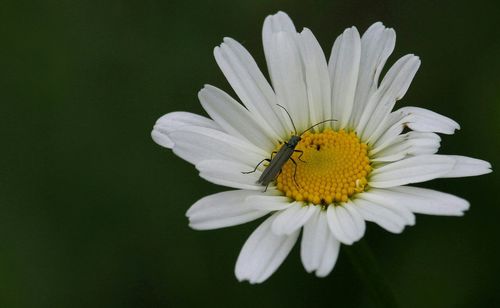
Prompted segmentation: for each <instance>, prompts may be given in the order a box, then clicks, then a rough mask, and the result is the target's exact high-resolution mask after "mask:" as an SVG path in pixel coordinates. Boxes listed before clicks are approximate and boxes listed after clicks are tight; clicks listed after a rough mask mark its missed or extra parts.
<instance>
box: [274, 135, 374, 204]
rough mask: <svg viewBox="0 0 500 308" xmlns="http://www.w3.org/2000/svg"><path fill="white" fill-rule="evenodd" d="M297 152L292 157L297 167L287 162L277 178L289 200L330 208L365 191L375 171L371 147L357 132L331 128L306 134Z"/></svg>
mask: <svg viewBox="0 0 500 308" xmlns="http://www.w3.org/2000/svg"><path fill="white" fill-rule="evenodd" d="M280 147H281V145H280V146H279V147H278V149H277V150H279V148H280ZM295 149H296V150H297V152H295V153H294V154H293V155H292V158H293V160H294V161H295V162H296V165H295V164H294V163H293V161H291V160H288V162H287V163H286V164H285V165H284V166H283V167H282V172H281V174H280V175H279V176H278V178H277V179H276V185H277V187H278V189H279V190H281V191H282V192H283V193H284V194H285V195H286V196H287V197H289V198H292V199H295V200H297V201H306V202H310V203H313V204H317V205H328V204H331V203H334V202H346V201H347V200H348V198H349V197H351V196H352V195H354V194H356V193H358V192H362V191H363V190H364V189H365V187H366V185H367V183H368V181H367V179H366V178H367V176H368V174H369V173H370V171H371V170H372V168H371V166H370V160H369V158H368V147H367V145H366V144H364V143H362V142H361V141H360V140H359V138H358V137H357V136H356V133H354V132H349V133H348V132H345V131H344V130H340V131H338V132H336V131H333V130H331V129H326V130H325V131H323V132H321V133H311V132H306V133H304V135H303V136H302V140H301V141H300V142H299V144H298V145H297V147H296V148H295ZM299 151H302V152H299ZM301 155H302V156H301ZM299 156H300V158H299Z"/></svg>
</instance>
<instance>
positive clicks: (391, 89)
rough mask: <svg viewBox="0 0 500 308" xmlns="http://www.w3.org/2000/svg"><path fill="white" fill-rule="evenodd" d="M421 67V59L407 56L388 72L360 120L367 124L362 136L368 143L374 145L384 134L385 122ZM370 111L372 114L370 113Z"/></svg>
mask: <svg viewBox="0 0 500 308" xmlns="http://www.w3.org/2000/svg"><path fill="white" fill-rule="evenodd" d="M419 67H420V59H419V58H418V57H416V56H414V55H407V56H404V57H402V58H401V59H399V60H398V61H397V62H396V63H395V64H394V65H393V66H392V67H391V69H390V70H389V71H388V72H387V74H386V75H385V77H384V79H383V80H382V83H381V85H380V88H379V89H377V91H376V92H375V93H374V94H373V96H372V97H371V98H370V101H369V103H368V105H367V108H366V109H365V110H364V112H363V115H362V117H361V120H360V124H362V123H366V126H364V128H363V133H362V136H363V138H365V139H367V140H368V142H370V143H374V142H375V141H376V140H377V139H378V138H379V137H380V136H381V135H382V134H383V133H384V128H385V125H384V124H385V121H387V119H388V117H389V114H390V112H391V111H392V109H393V108H394V105H395V103H396V101H398V100H400V99H401V98H403V96H404V95H405V94H406V91H407V90H408V88H409V87H410V83H411V81H412V80H413V77H414V76H415V74H416V72H417V70H418V68H419ZM370 109H371V112H370V113H368V111H369V110H370Z"/></svg>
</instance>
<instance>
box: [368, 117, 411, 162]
mask: <svg viewBox="0 0 500 308" xmlns="http://www.w3.org/2000/svg"><path fill="white" fill-rule="evenodd" d="M409 118H410V116H402V115H401V113H399V112H391V113H390V114H389V116H388V117H387V119H386V121H384V123H381V125H383V128H382V129H383V131H384V132H383V133H382V134H381V135H380V137H378V138H372V139H371V143H372V151H373V153H376V152H377V151H379V150H380V149H383V148H385V147H387V146H388V145H389V144H391V143H394V142H396V141H397V139H398V138H399V136H400V134H401V132H403V129H404V128H405V126H406V123H407V122H408V121H409Z"/></svg>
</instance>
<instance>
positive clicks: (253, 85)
mask: <svg viewBox="0 0 500 308" xmlns="http://www.w3.org/2000/svg"><path fill="white" fill-rule="evenodd" d="M395 39H396V34H395V32H394V30H393V29H390V28H386V27H385V26H384V25H383V24H382V23H380V22H377V23H375V24H373V25H372V26H370V27H369V28H368V30H366V32H365V33H364V34H363V35H362V36H360V34H359V33H358V30H357V29H356V28H355V27H352V28H349V29H346V30H345V31H344V32H343V33H342V34H341V35H340V36H339V37H338V38H337V39H336V40H335V43H334V44H333V48H332V51H331V54H330V57H329V60H328V61H327V60H326V57H325V55H324V53H323V51H322V49H321V47H320V45H319V43H318V42H317V40H316V38H315V37H314V35H313V34H312V32H311V31H310V30H309V29H306V28H304V29H303V30H302V31H301V32H300V33H299V32H297V31H296V29H295V26H294V24H293V22H292V20H291V19H290V18H289V17H288V15H286V14H285V13H283V12H278V13H277V14H275V15H272V16H268V17H267V18H266V19H265V21H264V27H263V30H262V40H263V46H264V53H265V58H266V62H267V68H268V71H269V77H270V82H268V81H267V79H266V77H265V76H264V74H263V73H262V72H261V70H260V69H259V68H258V66H257V64H256V62H255V60H254V59H253V58H252V56H251V55H250V53H249V52H248V51H247V50H246V49H245V48H244V47H243V46H242V45H241V44H239V43H238V42H237V41H235V40H233V39H231V38H225V39H224V41H223V43H222V44H221V45H220V46H218V47H216V48H215V50H214V55H215V59H216V61H217V64H218V65H219V67H220V69H221V70H222V72H223V74H224V75H225V77H226V79H227V80H228V82H229V84H230V85H231V86H232V88H233V90H234V92H235V93H236V95H237V96H238V98H239V102H238V101H237V100H235V99H234V98H233V97H231V96H230V95H228V94H227V93H226V92H224V91H222V90H220V89H218V88H216V87H213V86H210V85H206V86H205V87H204V88H203V89H202V90H201V91H200V92H199V93H198V97H199V99H200V102H201V104H202V106H203V108H204V109H205V111H206V112H207V113H208V115H209V116H210V118H207V117H203V116H199V115H196V114H192V113H187V112H172V113H168V114H166V115H164V116H163V117H161V118H160V119H158V121H157V122H156V125H155V126H154V129H153V131H152V137H153V140H154V141H155V142H156V143H158V144H159V145H161V146H163V147H166V148H169V149H172V150H173V152H174V153H175V154H176V155H178V156H179V157H181V158H182V159H184V160H186V161H188V162H190V163H192V164H194V165H195V167H196V169H198V171H199V173H200V176H201V177H202V178H204V179H205V180H207V181H209V182H212V183H215V184H218V185H223V186H227V187H230V188H234V189H236V190H230V191H225V192H220V193H216V194H213V195H210V196H207V197H204V198H202V199H201V200H199V201H198V202H196V203H195V204H194V205H193V206H191V208H190V209H189V210H188V211H187V216H188V218H189V225H190V226H191V227H192V228H193V229H197V230H207V229H216V228H223V227H229V226H234V225H238V224H242V223H245V222H248V221H252V220H255V219H258V218H260V217H263V216H268V217H267V219H265V220H264V221H263V222H262V223H261V224H260V226H259V227H258V228H257V229H256V230H255V231H254V232H253V233H252V234H251V235H250V237H249V238H248V239H247V241H246V243H245V244H244V246H243V248H242V250H241V252H240V255H239V257H238V260H237V262H236V268H235V274H236V277H237V278H238V279H239V280H240V281H242V280H248V281H249V282H250V283H260V282H263V281H264V280H266V279H267V278H269V276H271V275H272V274H273V273H274V272H275V271H276V270H277V269H278V267H279V266H280V265H281V263H282V262H283V261H284V259H285V258H286V256H287V255H288V253H289V252H290V250H291V249H292V248H293V246H294V245H295V243H296V242H297V241H298V239H299V234H300V232H301V230H302V237H301V240H300V242H301V243H300V256H301V260H302V263H303V265H304V267H305V269H306V271H307V272H314V273H315V274H316V276H318V277H323V276H326V275H328V274H329V273H330V272H331V271H332V269H333V267H334V265H335V262H336V260H337V256H338V253H339V249H340V244H341V243H342V244H345V245H351V244H353V243H354V242H356V241H358V240H359V239H360V238H361V237H362V236H363V234H364V232H365V224H366V221H369V222H373V223H375V224H377V225H379V226H380V227H382V228H384V229H385V230H387V231H389V232H392V233H400V232H402V231H403V229H404V227H405V226H407V225H413V224H414V223H415V215H414V213H420V214H429V215H452V216H461V215H462V214H463V212H464V211H466V210H467V209H468V208H469V203H468V202H467V201H466V200H464V199H461V198H459V197H456V196H453V195H450V194H447V193H443V192H438V191H435V190H430V189H425V188H419V187H414V186H408V184H413V183H420V182H424V181H429V180H432V179H436V178H450V177H465V176H475V175H481V174H485V173H489V172H491V165H490V164H489V163H488V162H486V161H483V160H479V159H474V158H470V157H465V156H456V155H438V154H436V152H437V151H438V149H439V146H440V140H441V138H440V136H439V135H438V134H453V133H454V131H455V130H456V129H459V128H460V127H459V125H458V124H457V122H455V121H453V120H451V119H450V118H447V117H445V116H443V115H440V114H438V113H435V112H433V111H430V110H427V109H422V108H418V107H403V108H400V109H396V110H393V109H394V107H395V103H396V102H397V101H398V100H400V99H401V98H402V97H403V96H404V95H405V93H406V91H407V90H408V87H409V86H410V83H411V81H412V79H413V77H414V75H415V73H416V72H417V70H418V68H419V66H420V59H419V58H418V57H417V56H415V55H413V54H408V55H406V56H404V57H402V58H400V59H399V60H397V61H396V62H395V63H394V64H393V65H392V66H391V68H390V69H389V70H388V71H387V73H386V74H385V75H384V76H383V78H379V77H380V74H381V71H382V69H383V67H384V64H385V62H386V60H387V59H388V57H389V55H390V54H391V53H392V51H393V49H394V45H395ZM379 79H381V80H379ZM240 102H241V104H240ZM278 104H279V105H281V106H283V107H284V108H280V107H279V106H278ZM287 113H288V114H289V115H288V114H287ZM330 119H335V121H327V122H325V123H321V124H320V125H317V126H314V127H313V128H311V129H309V130H308V128H309V127H311V126H313V125H315V124H316V123H320V122H322V121H326V120H330ZM292 121H293V122H292ZM297 131H298V132H299V134H300V132H304V133H303V134H300V136H299V137H300V141H299V142H298V144H297V145H296V147H295V152H294V153H293V155H292V156H291V159H289V160H288V161H286V163H284V164H283V165H282V166H281V168H280V169H281V172H280V173H279V175H278V176H277V177H275V178H271V179H270V183H269V185H268V187H267V189H266V187H265V186H263V185H262V184H261V183H262V179H261V178H260V177H261V175H262V172H263V171H264V170H266V168H267V167H268V166H269V164H268V163H263V164H260V165H258V164H259V162H261V161H263V160H265V159H269V160H271V159H275V158H276V154H275V153H276V152H277V151H279V149H281V148H282V147H283V146H286V145H287V141H289V140H290V138H291V137H292V136H294V135H296V134H297V133H296V132H297ZM257 165H258V167H257V168H256V170H255V172H249V171H252V170H253V169H254V168H255V167H256V166H257ZM278 167H279V165H278Z"/></svg>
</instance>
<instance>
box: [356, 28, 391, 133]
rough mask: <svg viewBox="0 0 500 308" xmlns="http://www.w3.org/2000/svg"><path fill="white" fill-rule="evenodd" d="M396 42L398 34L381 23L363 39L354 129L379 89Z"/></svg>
mask: <svg viewBox="0 0 500 308" xmlns="http://www.w3.org/2000/svg"><path fill="white" fill-rule="evenodd" d="M395 42H396V32H394V30H393V29H388V28H385V27H384V25H383V24H382V23H381V22H377V23H374V24H373V25H371V26H370V28H368V30H366V32H365V33H364V34H363V36H362V37H361V58H360V59H361V61H360V64H359V76H358V84H357V87H356V96H355V99H354V108H353V114H352V117H351V124H352V125H353V127H356V126H357V124H358V122H359V119H360V117H361V115H362V113H363V110H364V109H365V106H366V104H367V102H368V99H369V97H370V96H371V94H373V92H375V90H376V89H377V86H378V78H379V76H380V72H381V71H382V68H383V67H384V64H385V62H386V61H387V58H389V56H390V55H391V53H392V51H393V50H394V45H395Z"/></svg>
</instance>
